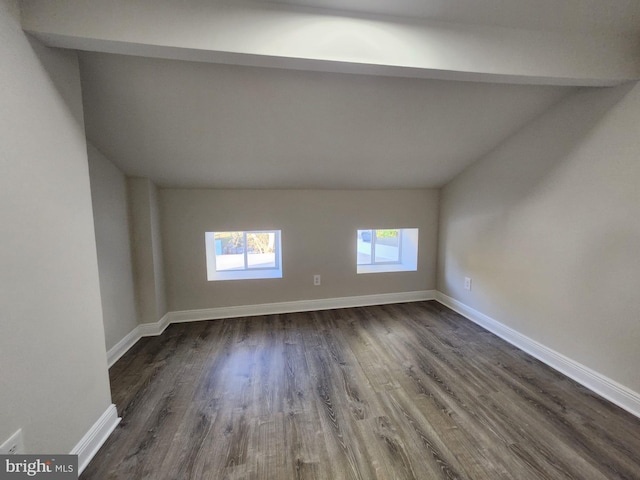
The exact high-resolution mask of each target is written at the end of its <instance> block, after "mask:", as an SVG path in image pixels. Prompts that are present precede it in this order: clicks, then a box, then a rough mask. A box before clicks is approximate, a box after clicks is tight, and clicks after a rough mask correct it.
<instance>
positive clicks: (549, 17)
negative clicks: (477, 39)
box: [254, 0, 640, 34]
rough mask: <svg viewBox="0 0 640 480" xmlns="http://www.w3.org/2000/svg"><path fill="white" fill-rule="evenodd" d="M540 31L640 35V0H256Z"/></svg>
mask: <svg viewBox="0 0 640 480" xmlns="http://www.w3.org/2000/svg"><path fill="white" fill-rule="evenodd" d="M254 2H256V3H262V4H286V5H295V6H304V7H315V8H326V9H332V10H339V11H351V12H354V13H370V14H378V15H394V16H402V17H414V18H415V17H420V18H427V19H432V20H437V21H444V22H453V23H466V24H481V25H494V26H503V27H515V28H525V29H535V30H538V29H539V30H550V31H575V32H618V33H623V32H626V33H632V34H640V1H638V0H391V1H390V0H280V1H273V0H254Z"/></svg>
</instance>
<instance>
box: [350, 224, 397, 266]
mask: <svg viewBox="0 0 640 480" xmlns="http://www.w3.org/2000/svg"><path fill="white" fill-rule="evenodd" d="M401 237H402V231H401V230H400V229H397V228H395V229H379V230H358V265H377V264H382V263H400V259H401V252H400V250H401V247H402V242H401Z"/></svg>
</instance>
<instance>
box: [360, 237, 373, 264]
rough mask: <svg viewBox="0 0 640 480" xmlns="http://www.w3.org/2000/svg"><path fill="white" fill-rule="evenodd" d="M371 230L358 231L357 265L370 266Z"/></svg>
mask: <svg viewBox="0 0 640 480" xmlns="http://www.w3.org/2000/svg"><path fill="white" fill-rule="evenodd" d="M371 241H372V231H371V230H358V240H357V252H358V265H370V264H371Z"/></svg>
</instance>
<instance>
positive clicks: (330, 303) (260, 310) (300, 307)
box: [169, 290, 436, 323]
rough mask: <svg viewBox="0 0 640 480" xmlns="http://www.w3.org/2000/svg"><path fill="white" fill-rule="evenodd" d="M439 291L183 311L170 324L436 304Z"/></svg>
mask: <svg viewBox="0 0 640 480" xmlns="http://www.w3.org/2000/svg"><path fill="white" fill-rule="evenodd" d="M435 295H436V291H435V290H421V291H417V292H399V293H381V294H378V295H360V296H357V297H338V298H322V299H316V300H298V301H293V302H279V303H262V304H257V305H240V306H236V307H217V308H205V309H202V310H183V311H178V312H169V323H182V322H195V321H199V320H214V319H218V318H237V317H251V316H256V315H273V314H279V313H296V312H309V311H316V310H331V309H334V308H351V307H366V306H370V305H386V304H390V303H403V302H420V301H425V300H434V299H435Z"/></svg>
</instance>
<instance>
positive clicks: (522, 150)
mask: <svg viewBox="0 0 640 480" xmlns="http://www.w3.org/2000/svg"><path fill="white" fill-rule="evenodd" d="M639 152H640V85H635V86H633V85H631V86H630V85H626V86H621V87H617V88H612V89H597V90H584V91H581V92H579V93H577V94H575V95H573V96H571V97H569V98H568V99H566V100H564V101H563V102H561V103H560V104H559V105H557V106H556V107H554V108H553V109H551V110H550V111H548V112H547V113H545V114H544V115H543V116H542V117H540V118H538V119H537V120H535V121H534V122H533V123H531V124H530V125H529V126H528V127H526V128H525V129H523V130H522V131H521V132H519V133H518V134H516V135H515V136H514V137H512V138H511V139H510V140H508V141H507V142H506V143H505V144H503V145H502V146H501V147H500V148H498V149H497V150H495V151H494V152H493V153H492V154H490V155H488V156H487V157H486V158H484V159H482V160H481V161H479V162H477V163H475V164H473V165H472V166H471V167H470V168H468V169H467V170H466V171H465V172H463V173H462V174H461V175H459V176H458V177H457V178H456V179H455V180H454V181H452V182H451V183H450V184H449V185H447V186H446V187H445V188H444V189H443V191H442V198H441V215H440V248H439V266H438V289H439V290H440V291H442V292H443V293H445V294H447V295H450V296H451V297H453V298H455V299H457V300H459V301H461V302H463V303H465V304H467V305H468V306H470V307H472V308H475V309H476V310H479V311H480V312H482V313H484V314H486V315H489V316H490V317H493V318H494V319H496V320H498V321H499V322H502V323H504V324H506V325H508V326H509V327H511V328H513V329H515V330H517V331H518V332H521V333H523V334H524V335H527V336H529V337H530V338H532V339H534V340H536V341H538V342H540V343H542V344H543V345H546V346H548V347H550V348H552V349H554V350H556V351H558V352H560V353H562V354H564V355H566V356H567V357H569V358H571V359H574V360H576V361H578V362H580V363H582V364H583V365H586V366H588V367H590V368H592V369H594V370H596V371H597V372H600V373H602V374H604V375H606V376H608V377H609V378H612V379H613V380H616V381H618V382H620V383H622V384H623V385H625V386H627V387H629V388H631V389H632V390H634V391H636V392H640V369H638V365H640V348H638V345H640V321H639V319H640V295H639V294H638V286H639V285H640V187H639V186H640V162H639V161H638V153H639ZM465 276H469V277H471V278H472V280H473V286H472V291H470V292H469V291H465V290H464V289H463V281H464V277H465Z"/></svg>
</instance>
